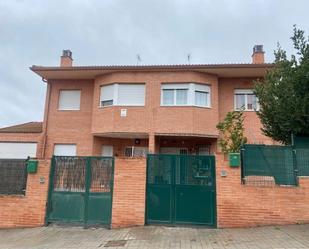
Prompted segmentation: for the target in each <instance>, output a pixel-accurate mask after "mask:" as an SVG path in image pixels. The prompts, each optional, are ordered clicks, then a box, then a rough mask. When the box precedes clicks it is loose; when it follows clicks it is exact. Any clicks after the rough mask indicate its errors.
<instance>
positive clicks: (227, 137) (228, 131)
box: [217, 111, 247, 154]
mask: <svg viewBox="0 0 309 249" xmlns="http://www.w3.org/2000/svg"><path fill="white" fill-rule="evenodd" d="M243 123H244V116H243V111H231V112H228V113H227V114H226V116H225V118H224V120H223V121H222V122H220V123H219V124H217V129H218V130H219V131H220V137H219V140H218V143H219V146H220V147H221V149H222V152H223V153H224V154H228V153H230V152H240V148H241V145H242V144H244V143H246V142H247V138H246V137H245V136H244V125H243Z"/></svg>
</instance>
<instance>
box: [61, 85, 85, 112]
mask: <svg viewBox="0 0 309 249" xmlns="http://www.w3.org/2000/svg"><path fill="white" fill-rule="evenodd" d="M64 92H78V93H79V99H78V107H76V108H72V107H67V108H63V107H61V104H60V101H61V93H64ZM81 97H82V91H81V90H80V89H60V90H59V96H58V111H80V106H81Z"/></svg>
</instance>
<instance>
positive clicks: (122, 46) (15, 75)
mask: <svg viewBox="0 0 309 249" xmlns="http://www.w3.org/2000/svg"><path fill="white" fill-rule="evenodd" d="M308 9H309V1H308V0H294V1H291V0H250V1H249V0H93V1H91V0H87V1H84V0H71V1H69V0H68V1H66V0H50V1H48V0H45V1H44V0H27V1H26V0H0V127H4V126H8V125H12V124H17V123H22V122H28V121H40V120H42V117H43V107H44V100H45V90H46V86H45V83H43V82H42V81H41V79H40V78H39V77H38V76H36V75H34V73H32V72H31V71H30V70H29V66H31V65H44V66H57V65H58V64H59V56H60V55H61V51H62V49H71V50H72V51H73V57H74V64H75V65H106V64H108V65H110V64H136V61H137V60H136V55H137V54H140V57H141V59H142V63H143V64H173V63H177V64H179V63H187V54H189V53H190V54H191V63H230V62H238V63H240V62H250V61H251V53H252V47H253V45H254V44H264V49H265V51H266V60H267V62H271V61H272V60H273V50H274V49H275V48H276V43H277V42H280V43H281V45H282V46H283V47H284V48H285V49H286V50H287V51H288V52H289V53H291V52H292V51H293V50H292V45H291V42H290V40H289V37H290V36H291V34H292V28H293V27H292V26H293V24H297V25H298V26H299V27H300V28H302V29H304V30H305V31H306V32H307V33H306V34H308V33H309V15H308Z"/></svg>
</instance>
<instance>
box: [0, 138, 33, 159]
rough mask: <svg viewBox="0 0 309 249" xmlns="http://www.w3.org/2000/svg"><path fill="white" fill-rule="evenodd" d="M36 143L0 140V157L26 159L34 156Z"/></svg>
mask: <svg viewBox="0 0 309 249" xmlns="http://www.w3.org/2000/svg"><path fill="white" fill-rule="evenodd" d="M36 148H37V143H17V142H0V158H5V159H27V158H28V156H29V157H36Z"/></svg>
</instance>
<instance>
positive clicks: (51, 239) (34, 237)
mask: <svg viewBox="0 0 309 249" xmlns="http://www.w3.org/2000/svg"><path fill="white" fill-rule="evenodd" d="M0 248H1V249H17V248H18V249H30V248H31V249H38V248H40V249H41V248H44V249H47V248H48V249H56V248H57V249H69V248H79V249H94V248H111V249H113V248H120V249H121V248H156V249H161V248H185V249H187V248H190V249H193V248H212V249H223V248H224V249H228V248H230V249H232V248H233V249H235V248H242V249H248V248H250V249H251V248H252V249H258V248H265V249H273V248H276V249H279V248H280V249H283V248H284V249H293V248H294V249H295V248H309V225H293V226H275V227H274V226H273V227H259V228H248V229H205V228H182V227H160V226H146V227H134V228H126V229H114V230H107V229H104V228H97V229H83V228H79V227H70V228H69V227H56V226H52V227H41V228H28V229H10V230H0Z"/></svg>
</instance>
